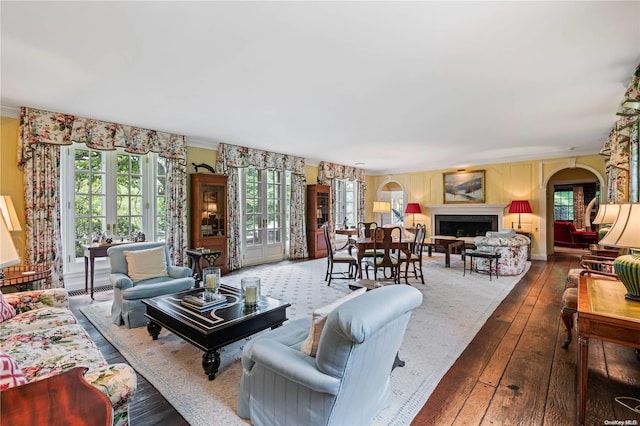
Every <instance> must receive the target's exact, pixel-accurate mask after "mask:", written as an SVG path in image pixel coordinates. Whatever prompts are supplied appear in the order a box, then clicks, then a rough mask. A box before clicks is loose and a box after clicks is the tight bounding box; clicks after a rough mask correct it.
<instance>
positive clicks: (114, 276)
mask: <svg viewBox="0 0 640 426" xmlns="http://www.w3.org/2000/svg"><path fill="white" fill-rule="evenodd" d="M163 246H164V247H165V250H164V253H165V261H166V265H167V274H168V275H166V276H163V277H155V278H149V279H145V280H141V281H134V280H132V279H131V277H129V269H128V266H127V259H126V257H125V254H124V252H125V251H138V250H147V249H152V248H157V247H163ZM107 255H108V256H109V261H110V262H111V275H109V280H110V281H111V284H112V285H113V304H112V305H111V319H112V320H113V322H114V324H117V325H122V324H124V325H125V326H127V328H135V327H142V326H144V325H146V324H147V322H148V320H147V318H146V317H145V316H144V314H145V312H146V307H145V305H144V304H143V303H142V299H148V298H151V297H156V296H162V295H164V294H170V293H177V292H179V291H183V290H188V289H190V288H192V287H193V286H194V283H195V281H194V279H193V277H192V271H191V269H189V268H187V267H184V266H172V265H171V262H170V259H169V251H168V250H167V248H166V246H165V243H163V242H144V243H133V244H122V245H117V246H113V247H110V248H109V250H107Z"/></svg>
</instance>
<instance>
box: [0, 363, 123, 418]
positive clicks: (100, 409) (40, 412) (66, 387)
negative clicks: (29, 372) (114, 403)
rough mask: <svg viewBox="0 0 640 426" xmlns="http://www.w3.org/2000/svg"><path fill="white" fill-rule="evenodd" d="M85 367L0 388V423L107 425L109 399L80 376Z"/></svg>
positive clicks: (109, 415)
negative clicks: (0, 389)
mask: <svg viewBox="0 0 640 426" xmlns="http://www.w3.org/2000/svg"><path fill="white" fill-rule="evenodd" d="M85 370H86V368H85V367H75V368H72V369H70V370H68V371H65V372H64V373H62V374H57V375H55V376H52V377H48V378H46V379H42V380H38V381H36V382H31V383H27V384H26V385H22V386H16V387H13V388H9V389H7V390H4V391H2V392H0V410H1V411H2V424H7V425H34V426H35V425H75V426H84V425H86V426H98V425H106V426H111V424H112V423H113V408H112V407H111V402H110V401H109V398H107V395H105V394H104V393H102V392H100V391H99V390H98V389H97V388H95V387H94V386H92V385H91V384H89V382H87V381H86V380H84V377H83V375H84V371H85Z"/></svg>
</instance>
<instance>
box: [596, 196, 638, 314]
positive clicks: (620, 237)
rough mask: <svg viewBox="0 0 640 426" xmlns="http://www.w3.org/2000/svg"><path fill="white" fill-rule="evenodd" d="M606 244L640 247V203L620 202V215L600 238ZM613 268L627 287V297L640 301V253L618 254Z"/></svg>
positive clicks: (602, 243) (632, 247)
mask: <svg viewBox="0 0 640 426" xmlns="http://www.w3.org/2000/svg"><path fill="white" fill-rule="evenodd" d="M600 244H601V245H604V246H614V247H628V248H631V249H634V248H635V249H637V248H639V247H640V204H637V203H626V204H620V211H619V212H618V217H617V218H616V220H615V221H614V222H613V225H612V226H611V230H609V232H607V235H605V236H604V238H602V239H601V240H600ZM613 270H614V271H615V273H616V275H617V276H618V278H619V279H620V281H622V284H624V286H625V287H626V288H627V294H626V295H625V298H626V299H629V300H634V301H637V302H640V254H638V252H634V251H631V254H628V255H624V256H618V257H616V260H614V261H613Z"/></svg>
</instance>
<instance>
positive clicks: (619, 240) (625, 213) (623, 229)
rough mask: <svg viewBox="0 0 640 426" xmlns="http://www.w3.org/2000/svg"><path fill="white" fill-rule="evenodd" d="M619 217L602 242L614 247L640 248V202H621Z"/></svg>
mask: <svg viewBox="0 0 640 426" xmlns="http://www.w3.org/2000/svg"><path fill="white" fill-rule="evenodd" d="M618 206H619V210H620V211H619V212H618V217H617V218H616V220H615V221H614V222H613V226H612V227H611V229H610V230H609V232H608V233H607V235H605V236H604V238H603V239H602V240H600V244H601V245H604V246H613V247H628V248H640V203H626V204H619V205H618Z"/></svg>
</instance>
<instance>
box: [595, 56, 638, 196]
mask: <svg viewBox="0 0 640 426" xmlns="http://www.w3.org/2000/svg"><path fill="white" fill-rule="evenodd" d="M638 102H640V64H639V65H638V66H637V67H636V69H635V71H634V73H633V75H632V76H631V80H630V82H629V86H628V87H627V90H625V93H624V96H623V98H622V101H621V102H620V107H619V108H618V111H617V114H618V115H619V116H620V118H619V119H618V120H617V121H616V123H615V124H614V126H613V129H612V130H611V132H610V133H609V137H608V138H607V140H606V141H605V143H604V145H603V147H602V149H601V150H600V154H602V155H604V156H606V157H607V159H606V161H605V167H606V171H607V201H608V202H612V203H624V202H629V201H631V202H638V201H640V200H639V199H638V197H639V192H640V191H639V187H640V169H639V167H638V163H639V158H638V156H639V153H638V133H639V130H640V129H639V126H640V110H639V109H638V108H637V103H638Z"/></svg>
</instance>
